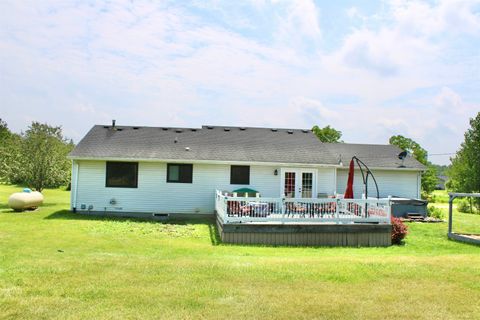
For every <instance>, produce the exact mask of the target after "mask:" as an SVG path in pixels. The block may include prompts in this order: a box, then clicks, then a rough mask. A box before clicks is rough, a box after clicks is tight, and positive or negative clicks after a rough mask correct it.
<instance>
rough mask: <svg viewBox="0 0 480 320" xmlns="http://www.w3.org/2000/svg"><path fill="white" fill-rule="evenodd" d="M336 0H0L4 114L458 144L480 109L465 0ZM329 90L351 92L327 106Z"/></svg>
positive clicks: (473, 21) (471, 15)
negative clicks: (326, 130) (370, 1)
mask: <svg viewBox="0 0 480 320" xmlns="http://www.w3.org/2000/svg"><path fill="white" fill-rule="evenodd" d="M452 3H453V4H452ZM331 6H334V5H333V4H332V5H331ZM331 6H327V5H325V4H323V3H315V2H313V1H252V2H241V3H230V2H229V3H228V4H225V3H224V2H209V3H206V2H194V3H193V4H185V3H180V4H178V3H175V2H162V3H151V2H114V3H96V2H94V3H91V4H88V3H84V2H79V3H73V2H72V3H69V2H62V3H42V4H36V3H30V4H24V3H21V2H10V3H7V2H1V3H0V82H1V85H0V98H1V101H2V103H1V108H2V110H1V111H2V118H3V117H5V118H6V119H7V121H9V124H10V127H12V128H14V129H16V130H18V131H19V130H21V129H23V128H25V126H26V124H27V122H28V121H29V119H39V120H41V121H49V122H55V124H64V127H66V128H68V130H69V134H71V136H72V137H73V138H75V139H76V140H78V139H79V138H80V137H81V136H82V135H83V134H84V133H85V132H86V130H88V129H89V128H90V127H91V125H93V124H94V123H102V122H103V123H105V122H106V123H108V122H109V121H110V119H111V118H116V119H117V121H118V122H119V123H120V124H121V123H130V124H138V125H176V126H199V125H202V124H204V123H213V124H229V125H258V126H274V127H280V126H283V127H303V128H309V127H311V126H312V125H314V124H319V125H327V124H330V125H332V126H334V127H336V128H337V129H340V130H342V131H343V132H344V140H345V141H354V142H376V143H385V142H386V141H387V140H388V137H389V135H391V134H395V133H403V134H406V135H410V136H412V137H414V138H416V139H420V140H422V142H424V143H425V144H426V146H427V147H428V148H432V149H433V148H442V147H447V145H446V144H443V143H441V142H437V141H436V139H433V138H431V137H430V138H429V139H425V138H424V137H425V136H429V135H430V134H432V133H435V134H437V135H438V137H440V138H441V139H443V140H448V141H450V140H449V139H451V142H449V144H448V146H449V148H450V147H451V148H454V146H455V144H456V145H458V143H459V141H460V140H461V135H462V132H460V133H458V132H459V131H461V130H463V129H464V128H465V125H464V124H465V123H468V121H467V120H468V119H467V117H468V116H469V115H471V114H472V113H473V112H474V111H475V110H479V108H478V99H479V97H478V95H477V96H476V95H475V94H476V93H475V92H476V90H475V89H476V88H474V87H475V86H472V85H471V84H472V83H473V82H472V81H470V78H475V77H477V74H476V73H475V72H472V68H471V66H472V63H473V64H474V63H475V61H478V50H477V49H478V48H476V46H475V43H477V42H475V41H473V40H477V41H478V40H480V39H478V38H479V16H478V13H475V7H474V5H472V4H471V2H451V1H440V2H438V3H433V4H428V3H423V2H416V1H392V2H386V3H385V6H384V8H377V10H373V11H371V12H370V11H367V10H365V9H364V8H361V7H360V6H357V7H351V8H350V9H348V8H341V10H337V11H336V12H341V13H342V14H343V16H342V15H341V14H340V15H335V19H333V18H332V16H333V13H332V12H333V11H332V10H333V9H332V7H331ZM365 12H369V14H366V13H365ZM332 19H333V21H332ZM342 19H343V20H342ZM354 19H360V20H361V24H350V23H351V21H350V20H354ZM339 25H341V26H347V27H345V28H344V29H342V30H344V31H342V32H340V31H339V30H340V29H341V28H339V27H338V26H339ZM331 39H335V41H334V42H331ZM465 39H466V40H465ZM462 40H463V41H464V42H461V41H462ZM472 47H473V48H472ZM327 48H328V49H327ZM472 50H473V51H472ZM475 50H476V51H475ZM459 57H460V58H459ZM466 61H469V62H468V63H467V62H466ZM468 74H469V76H468V77H469V78H468V79H467V76H466V75H468ZM477 78H478V77H477ZM477 81H478V79H477ZM467 85H470V86H471V87H473V88H474V89H465V88H466V86H467ZM423 90H426V91H428V92H427V93H425V92H424V91H423ZM469 90H470V91H469ZM335 96H337V97H338V96H341V97H351V98H350V99H347V100H345V101H341V102H336V103H334V104H333V103H329V101H330V100H331V99H330V97H335ZM19 108H21V109H22V110H24V111H25V114H28V117H29V118H28V119H27V117H25V116H23V115H19V114H18V112H17V111H18V109H19ZM455 110H461V111H455ZM445 128H447V129H448V130H447V129H445ZM445 132H448V134H451V132H455V133H456V134H457V135H459V137H458V136H457V137H455V138H449V137H447V136H446V133H445ZM440 138H439V139H440Z"/></svg>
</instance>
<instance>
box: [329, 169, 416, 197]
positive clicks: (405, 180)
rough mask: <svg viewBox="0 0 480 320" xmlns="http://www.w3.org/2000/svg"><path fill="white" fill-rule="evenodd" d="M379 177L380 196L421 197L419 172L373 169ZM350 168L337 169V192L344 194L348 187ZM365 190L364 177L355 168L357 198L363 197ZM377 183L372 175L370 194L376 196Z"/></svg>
mask: <svg viewBox="0 0 480 320" xmlns="http://www.w3.org/2000/svg"><path fill="white" fill-rule="evenodd" d="M372 172H373V174H374V175H375V178H376V179H377V183H378V189H379V191H380V197H381V198H386V197H388V196H396V197H403V198H419V197H420V185H419V181H420V180H419V179H418V176H419V174H420V173H419V172H416V171H401V170H372ZM347 180H348V170H346V169H338V171H337V193H339V194H344V193H345V189H346V187H347ZM363 192H364V186H363V179H362V175H361V173H360V171H359V170H358V169H356V170H355V177H354V183H353V193H354V197H355V198H361V197H362V194H363ZM376 192H377V191H376V189H375V184H374V182H373V179H372V177H371V176H370V177H369V178H368V196H369V197H375V196H376Z"/></svg>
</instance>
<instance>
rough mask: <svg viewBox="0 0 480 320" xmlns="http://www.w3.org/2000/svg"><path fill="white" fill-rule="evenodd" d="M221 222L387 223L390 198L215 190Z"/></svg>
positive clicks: (216, 205)
mask: <svg viewBox="0 0 480 320" xmlns="http://www.w3.org/2000/svg"><path fill="white" fill-rule="evenodd" d="M215 210H216V211H217V215H218V216H219V218H220V219H221V220H222V222H223V223H254V222H260V223H286V222H294V223H295V222H297V223H298V222H304V223H382V224H389V223H390V212H391V207H390V199H331V198H325V199H323V198H322V199H303V198H302V199H299V198H263V197H262V198H260V197H253V198H252V197H231V196H226V195H224V194H222V192H221V191H218V190H217V191H216V194H215Z"/></svg>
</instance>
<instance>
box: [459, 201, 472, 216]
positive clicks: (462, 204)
mask: <svg viewBox="0 0 480 320" xmlns="http://www.w3.org/2000/svg"><path fill="white" fill-rule="evenodd" d="M470 209H471V207H470V202H469V201H468V200H467V199H459V200H458V202H457V210H458V211H460V212H465V213H470Z"/></svg>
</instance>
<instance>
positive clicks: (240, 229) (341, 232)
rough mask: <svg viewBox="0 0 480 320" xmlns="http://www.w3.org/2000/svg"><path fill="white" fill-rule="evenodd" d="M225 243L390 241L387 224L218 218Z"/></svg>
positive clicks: (373, 243) (375, 244) (357, 243)
mask: <svg viewBox="0 0 480 320" xmlns="http://www.w3.org/2000/svg"><path fill="white" fill-rule="evenodd" d="M217 227H218V231H219V234H220V237H221V239H222V241H223V242H224V243H234V244H258V245H272V246H345V247H347V246H348V247H386V246H390V245H391V244H392V241H391V229H392V226H391V225H389V224H320V223H319V224H312V223H309V224H305V223H289V224H271V223H238V224H236V223H229V224H224V223H222V221H221V220H220V219H218V218H217Z"/></svg>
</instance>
